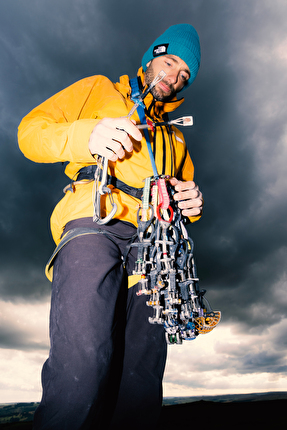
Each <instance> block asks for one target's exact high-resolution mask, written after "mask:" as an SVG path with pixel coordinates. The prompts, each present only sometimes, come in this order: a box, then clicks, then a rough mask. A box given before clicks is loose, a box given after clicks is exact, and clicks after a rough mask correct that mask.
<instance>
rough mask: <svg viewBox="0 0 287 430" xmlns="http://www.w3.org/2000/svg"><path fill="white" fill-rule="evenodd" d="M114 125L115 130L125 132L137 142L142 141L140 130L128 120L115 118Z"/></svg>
mask: <svg viewBox="0 0 287 430" xmlns="http://www.w3.org/2000/svg"><path fill="white" fill-rule="evenodd" d="M114 125H115V128H117V129H118V130H121V131H125V132H126V133H127V134H128V135H130V136H131V137H132V138H133V139H135V140H137V141H139V142H140V141H141V140H142V134H141V132H140V130H139V129H138V128H137V127H136V126H135V124H134V123H133V122H132V121H130V120H129V119H128V118H115V119H114Z"/></svg>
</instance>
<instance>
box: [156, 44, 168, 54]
mask: <svg viewBox="0 0 287 430" xmlns="http://www.w3.org/2000/svg"><path fill="white" fill-rule="evenodd" d="M168 45H169V43H164V44H163V45H157V46H155V47H154V48H153V56H154V57H157V56H159V55H164V54H167V48H168Z"/></svg>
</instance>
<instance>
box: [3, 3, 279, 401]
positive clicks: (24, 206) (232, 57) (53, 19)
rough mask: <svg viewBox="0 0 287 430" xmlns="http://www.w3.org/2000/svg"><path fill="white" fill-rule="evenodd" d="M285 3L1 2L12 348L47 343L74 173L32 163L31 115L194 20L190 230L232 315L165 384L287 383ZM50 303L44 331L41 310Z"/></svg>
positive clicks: (133, 64)
mask: <svg viewBox="0 0 287 430" xmlns="http://www.w3.org/2000/svg"><path fill="white" fill-rule="evenodd" d="M286 14H287V5H286V2H285V1H284V0H274V1H272V2H270V1H269V0H253V1H249V0H241V1H240V2H238V1H235V0H192V1H191V0H179V1H178V2H174V1H173V0H160V1H152V0H147V1H143V2H141V3H135V2H132V1H129V0H126V1H125V0H124V1H123V2H121V3H119V2H117V1H115V0H107V1H106V2H100V1H98V0H94V1H92V0H61V1H60V2H59V1H57V0H42V1H38V0H25V1H23V0H10V1H9V2H2V3H1V5H0V58H1V67H0V103H1V104H0V115H1V116H0V138H1V141H0V142H1V144H0V163H1V175H2V180H1V183H2V186H1V205H0V234H1V236H0V237H1V248H0V255H1V259H0V300H1V303H0V309H1V310H2V311H3V312H4V314H5V315H6V316H5V318H6V319H5V321H6V322H4V320H2V324H1V327H0V348H2V350H3V354H6V355H5V357H6V356H7V353H8V350H11V351H13V350H15V351H18V352H17V354H20V353H23V351H26V352H27V351H29V352H27V353H29V357H30V358H31V354H33V351H34V353H35V354H36V355H37V354H38V353H39V354H40V355H41V357H42V354H43V351H44V350H45V348H46V349H47V348H48V342H47V338H46V337H45V336H47V331H48V305H47V304H48V302H49V295H50V283H49V282H48V280H46V278H45V276H44V266H45V263H46V261H47V260H48V259H49V256H50V254H51V252H52V251H53V248H54V244H53V241H52V238H51V235H50V232H49V217H50V215H51V213H52V210H53V208H54V206H55V204H56V203H57V201H59V199H60V198H61V197H62V195H63V194H62V189H63V187H64V186H65V185H66V184H67V182H68V178H66V177H65V175H64V173H63V170H64V166H62V164H61V163H55V164H53V165H50V164H36V163H33V162H31V161H29V160H27V159H25V158H24V156H23V155H22V154H21V152H20V150H19V149H18V145H17V127H18V125H19V123H20V121H21V119H22V117H23V116H24V115H26V114H27V113H28V112H29V111H30V110H31V109H32V108H34V107H35V106H36V105H37V104H39V103H41V102H42V101H44V100H45V99H46V98H48V97H50V96H52V95H53V94H55V93H56V92H58V91H60V90H61V89H63V88H65V87H67V86H68V85H70V84H72V83H73V82H75V81H77V80H79V79H81V78H83V77H86V76H90V75H94V74H103V75H106V76H108V77H109V78H110V79H111V80H113V81H117V80H118V78H119V76H120V75H122V74H128V75H129V76H131V77H133V76H135V75H136V73H137V69H138V68H139V67H140V63H141V58H142V55H143V53H144V52H145V50H146V49H148V47H149V46H150V44H151V43H152V42H153V40H154V39H155V38H156V37H158V36H159V34H161V33H162V32H163V31H164V30H165V29H166V28H167V27H168V26H170V25H173V24H176V23H182V22H188V23H190V24H192V25H194V26H195V28H196V29H197V31H198V33H199V37H200V41H201V49H202V62H201V67H200V71H199V74H198V77H197V78H196V80H195V82H194V83H193V84H192V86H191V88H190V89H189V90H188V91H186V92H185V93H184V97H185V103H184V104H183V105H182V106H181V107H180V108H179V110H178V111H177V112H176V113H174V117H178V116H180V115H183V114H186V115H193V117H194V126H193V127H192V129H190V130H187V131H186V130H185V129H184V130H183V131H184V134H185V137H186V141H187V144H188V148H189V151H190V154H191V157H192V160H193V162H194V165H195V170H196V172H195V180H196V182H197V183H198V184H199V186H200V189H201V190H202V192H203V195H204V200H205V207H204V213H203V216H202V218H201V220H200V221H198V222H197V223H195V224H194V225H191V226H190V227H189V233H190V235H191V237H192V238H193V240H194V242H195V259H196V263H197V267H198V274H199V278H200V285H201V287H202V288H204V289H206V290H207V293H206V294H207V298H208V299H209V301H210V303H211V305H212V307H213V308H214V309H219V310H221V311H222V322H221V324H220V325H219V326H218V328H216V329H215V330H214V332H212V333H210V334H208V335H205V336H200V337H199V338H198V339H197V340H196V341H194V342H192V346H191V345H190V344H188V345H184V346H182V347H173V348H170V354H169V361H168V366H167V370H166V376H165V381H166V387H167V389H166V390H167V391H166V393H171V392H172V393H177V394H178V395H181V394H182V393H191V392H192V390H194V391H196V392H199V391H198V390H201V392H207V391H208V390H210V392H211V391H212V392H215V393H216V392H218V393H219V392H222V391H225V392H240V391H242V392H244V391H245V392H246V391H250V390H251V391H252V388H254V389H253V391H256V390H258V391H264V390H268V389H271V390H274V389H281V390H284V389H286V371H287V369H286V365H285V363H286V352H287V345H286V341H285V338H286V330H287V298H286V297H287V295H286V287H287V285H286V257H287V217H286V214H287V198H286V173H285V172H286V162H287V139H286V137H287V125H286V124H287V123H286V118H287V105H286V99H287V85H286V82H285V81H286V75H287V73H286V71H287V23H286ZM11 306H12V307H13V306H14V308H13V309H16V308H17V309H21V312H20V314H19V317H18V318H17V317H16V314H15V313H13V312H12V314H11V313H9V314H8V313H7V312H6V310H7V309H10V308H11ZM42 306H44V308H45V311H44V314H45V315H42V319H41V321H42V323H41V325H40V327H41V330H42V331H41V333H42V337H43V338H42V339H41V334H40V332H39V331H35V330H36V326H35V325H34V321H35V319H37V316H36V313H37V312H38V311H37V309H42V308H41V307H42ZM15 307H16V308H15ZM11 309H12V308H11ZM5 312H6V313H5ZM16 313H17V312H16ZM9 315H10V316H9ZM29 319H30V323H29V327H26V328H25V325H23V321H25V322H26V321H28V320H29ZM2 350H1V349H0V351H2ZM37 351H38V353H37ZM2 357H3V356H2ZM30 358H29V360H30ZM25 360H26V359H25ZM29 360H28V361H27V363H28V362H29V363H30V361H29ZM36 361H37V360H36ZM37 363H38V362H37ZM179 363H180V364H179ZM37 365H39V369H40V364H39V363H38V364H37ZM27 366H28V364H27ZM8 367H9V360H8V361H7V368H8ZM230 378H231V379H230ZM240 378H241V379H240ZM0 379H1V376H0ZM231 380H232V383H231V382H230V381H231ZM264 381H265V382H264ZM15 384H16V385H17V382H15ZM284 384H285V388H284ZM16 385H15V387H16ZM19 390H20V391H21V388H19ZM16 391H17V390H16V388H15V390H13V393H16ZM13 395H15V394H13ZM11 396H12V394H11ZM17 399H18V398H17ZM36 400H37V399H36ZM3 401H4V400H3Z"/></svg>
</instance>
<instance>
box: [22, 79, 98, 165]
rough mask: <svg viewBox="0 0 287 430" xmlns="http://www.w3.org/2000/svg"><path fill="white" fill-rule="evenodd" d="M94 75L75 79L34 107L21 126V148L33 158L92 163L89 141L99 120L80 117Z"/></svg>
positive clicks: (51, 161)
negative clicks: (68, 85)
mask: <svg viewBox="0 0 287 430" xmlns="http://www.w3.org/2000/svg"><path fill="white" fill-rule="evenodd" d="M94 83H95V79H92V78H87V79H83V80H81V81H78V82H76V83H75V84H73V85H71V86H70V87H68V88H66V89H64V90H63V91H61V92H59V93H57V94H56V95H54V96H53V97H51V98H49V99H48V100H46V101H45V102H44V103H42V104H41V105H39V106H38V107H36V108H35V109H33V110H32V111H31V112H30V113H29V114H28V115H27V116H25V117H24V118H23V120H22V121H21V123H20V125H19V129H18V140H19V147H20V150H21V151H22V152H23V153H24V155H25V156H26V157H27V158H29V159H31V160H32V161H35V162H38V163H54V162H59V161H70V162H80V163H81V162H82V163H92V162H93V161H94V158H93V157H92V155H91V153H90V151H89V148H88V141H89V137H90V134H91V132H92V130H93V128H94V127H95V125H96V124H97V122H98V120H97V119H93V118H88V119H81V113H82V110H83V108H84V106H85V104H86V102H87V100H88V98H89V95H90V93H91V91H92V88H93V86H94Z"/></svg>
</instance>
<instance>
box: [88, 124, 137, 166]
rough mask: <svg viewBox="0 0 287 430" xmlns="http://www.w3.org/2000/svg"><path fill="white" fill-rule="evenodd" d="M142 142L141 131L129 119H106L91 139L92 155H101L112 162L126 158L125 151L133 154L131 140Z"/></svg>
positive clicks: (90, 148) (93, 132)
mask: <svg viewBox="0 0 287 430" xmlns="http://www.w3.org/2000/svg"><path fill="white" fill-rule="evenodd" d="M130 137H131V138H133V139H135V140H137V141H139V142H140V141H141V140H142V134H141V132H140V131H139V129H138V128H137V127H136V126H135V125H134V123H133V122H132V121H130V120H129V119H128V118H104V119H102V120H100V121H99V122H98V124H97V125H96V126H95V128H94V129H93V131H92V133H91V135H90V139H89V150H90V153H91V154H92V155H95V154H97V155H101V156H103V157H107V158H108V159H109V160H111V161H116V160H117V159H118V158H120V159H122V158H124V157H125V151H127V152H132V150H133V143H132V140H131V139H130Z"/></svg>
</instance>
